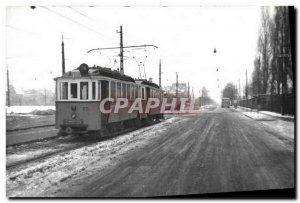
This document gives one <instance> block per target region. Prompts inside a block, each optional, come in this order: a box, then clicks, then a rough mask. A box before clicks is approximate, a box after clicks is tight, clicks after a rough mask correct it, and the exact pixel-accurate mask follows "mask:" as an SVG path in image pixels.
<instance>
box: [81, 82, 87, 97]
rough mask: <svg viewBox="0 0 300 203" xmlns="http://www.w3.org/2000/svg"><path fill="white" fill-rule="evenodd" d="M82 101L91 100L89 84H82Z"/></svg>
mask: <svg viewBox="0 0 300 203" xmlns="http://www.w3.org/2000/svg"><path fill="white" fill-rule="evenodd" d="M80 99H82V100H87V99H89V83H88V82H80Z"/></svg>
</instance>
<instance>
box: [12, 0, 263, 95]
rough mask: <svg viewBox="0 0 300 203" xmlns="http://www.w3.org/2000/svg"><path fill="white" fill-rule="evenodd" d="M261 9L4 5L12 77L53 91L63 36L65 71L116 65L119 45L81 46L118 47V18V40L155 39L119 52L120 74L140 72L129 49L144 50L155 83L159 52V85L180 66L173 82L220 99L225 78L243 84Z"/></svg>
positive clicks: (138, 54) (18, 84) (19, 84)
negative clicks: (84, 65) (144, 46)
mask: <svg viewBox="0 0 300 203" xmlns="http://www.w3.org/2000/svg"><path fill="white" fill-rule="evenodd" d="M260 12H261V11H260V7H192V6H190V7H82V6H79V7H52V6H47V7H41V6H38V7H36V8H35V9H31V8H30V7H8V8H7V21H6V31H7V32H6V33H7V38H6V39H7V44H6V45H7V54H6V57H7V58H6V59H7V65H8V67H9V71H10V81H11V83H12V85H13V86H14V87H15V88H16V89H17V90H21V89H31V88H34V89H44V88H46V89H53V90H54V81H53V78H54V77H58V76H60V75H61V38H62V35H64V38H65V39H64V42H65V57H66V70H67V71H68V70H72V69H75V68H77V67H78V66H79V65H80V64H81V63H87V64H88V65H90V66H93V65H94V64H96V65H100V66H106V67H112V68H114V69H116V68H119V63H117V64H114V60H115V59H117V60H119V58H118V57H117V55H118V54H119V50H112V51H101V52H99V51H95V52H92V53H90V54H88V53H87V51H88V50H89V49H92V48H98V47H111V46H119V43H120V41H119V38H120V36H119V34H118V33H117V32H116V30H119V27H120V25H122V26H123V38H124V46H129V45H142V44H153V45H156V46H158V49H153V48H147V49H146V50H145V49H129V52H125V56H127V57H126V61H125V65H124V66H125V74H127V75H130V76H132V77H135V78H137V77H139V68H138V65H137V62H136V61H135V60H134V59H133V56H135V58H136V59H137V60H138V62H143V61H144V60H145V57H146V56H147V60H146V62H145V68H146V75H147V78H149V77H152V78H153V80H154V82H156V83H158V64H159V60H160V59H161V61H162V72H163V74H162V85H163V86H166V85H171V84H172V83H174V82H175V79H176V72H178V74H179V82H188V81H189V83H190V85H191V86H193V87H194V92H195V96H198V95H199V89H201V88H202V86H205V87H206V88H207V89H208V90H209V91H210V92H209V95H210V96H211V97H213V98H214V99H216V100H219V99H220V95H221V90H222V89H223V87H224V86H225V84H226V83H227V82H231V81H232V82H234V83H236V84H238V80H239V78H240V80H241V88H242V85H243V84H245V77H246V76H245V72H246V70H248V78H250V75H251V72H252V69H253V60H254V57H255V54H256V46H257V38H258V30H259V25H260ZM214 48H216V50H217V53H213V50H214ZM126 51H127V50H126ZM141 68H142V74H143V67H142V66H141ZM217 69H218V70H219V71H218V72H217V71H216V70H217ZM218 79H219V83H218V81H217V80H218ZM218 86H219V88H218Z"/></svg>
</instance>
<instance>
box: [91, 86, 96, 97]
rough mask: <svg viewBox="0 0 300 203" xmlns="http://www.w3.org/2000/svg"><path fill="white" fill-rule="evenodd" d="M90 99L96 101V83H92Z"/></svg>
mask: <svg viewBox="0 0 300 203" xmlns="http://www.w3.org/2000/svg"><path fill="white" fill-rule="evenodd" d="M92 99H93V100H95V99H96V82H92Z"/></svg>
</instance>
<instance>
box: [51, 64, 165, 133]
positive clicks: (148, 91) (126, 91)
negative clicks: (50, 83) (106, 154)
mask: <svg viewBox="0 0 300 203" xmlns="http://www.w3.org/2000/svg"><path fill="white" fill-rule="evenodd" d="M54 80H55V82H56V102H55V106H56V114H55V121H56V128H57V129H59V130H60V131H59V134H60V135H66V134H90V133H92V134H94V135H97V136H100V137H101V136H107V135H109V134H110V133H109V132H111V131H115V130H118V129H119V128H127V127H133V126H138V125H141V124H143V123H148V122H151V121H153V120H154V119H162V118H163V114H162V113H160V106H161V100H162V98H163V91H162V90H161V89H160V88H159V86H158V85H156V84H155V83H152V82H151V81H147V80H135V79H133V78H132V77H130V76H127V75H125V74H121V73H120V72H119V71H116V70H111V69H110V68H103V67H99V66H94V67H89V66H88V65H87V64H81V65H80V66H79V68H77V69H74V70H72V71H69V72H65V73H64V74H63V75H62V76H61V77H57V78H55V79H54ZM108 98H110V99H114V101H112V100H108ZM117 98H127V100H128V103H129V105H128V106H127V107H124V108H121V109H119V111H118V112H115V111H114V108H115V106H116V99H117ZM136 98H140V99H141V102H142V106H143V113H140V111H138V110H133V111H132V112H131V113H129V112H130V111H129V108H130V107H131V105H132V103H133V102H134V101H135V99H136ZM149 98H158V99H159V100H160V103H159V104H160V105H159V106H158V107H157V108H153V109H150V111H149V112H148V113H147V112H145V111H144V110H145V107H146V103H147V100H148V99H149ZM104 99H106V100H108V101H107V102H105V105H104V109H105V110H108V109H110V110H111V112H110V113H105V112H102V111H100V109H99V108H100V103H101V101H103V100H104Z"/></svg>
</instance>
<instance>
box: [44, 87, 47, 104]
mask: <svg viewBox="0 0 300 203" xmlns="http://www.w3.org/2000/svg"><path fill="white" fill-rule="evenodd" d="M44 95H45V106H46V104H47V92H46V88H45V89H44Z"/></svg>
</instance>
